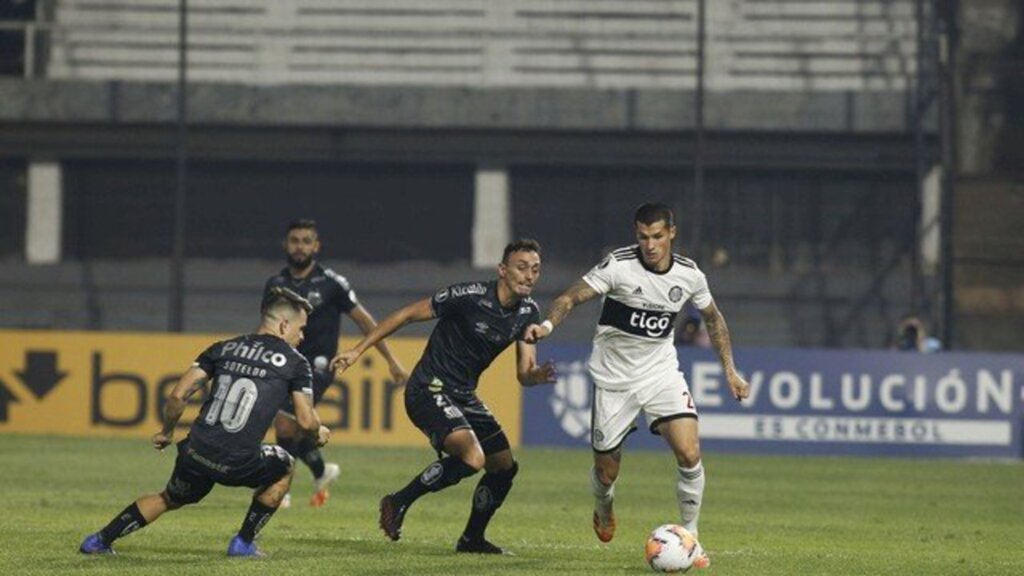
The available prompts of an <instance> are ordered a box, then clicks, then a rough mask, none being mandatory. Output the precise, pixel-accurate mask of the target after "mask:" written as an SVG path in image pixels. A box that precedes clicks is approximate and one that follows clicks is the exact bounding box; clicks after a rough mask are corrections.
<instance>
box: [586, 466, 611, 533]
mask: <svg viewBox="0 0 1024 576" xmlns="http://www.w3.org/2000/svg"><path fill="white" fill-rule="evenodd" d="M590 489H591V491H592V492H593V493H594V500H595V504H594V510H595V511H596V512H597V513H598V515H599V516H600V517H601V521H602V522H604V521H606V520H608V513H609V512H611V509H612V502H613V501H614V500H615V484H612V485H611V486H605V485H604V484H603V483H602V482H601V481H600V480H599V479H598V478H597V468H591V469H590Z"/></svg>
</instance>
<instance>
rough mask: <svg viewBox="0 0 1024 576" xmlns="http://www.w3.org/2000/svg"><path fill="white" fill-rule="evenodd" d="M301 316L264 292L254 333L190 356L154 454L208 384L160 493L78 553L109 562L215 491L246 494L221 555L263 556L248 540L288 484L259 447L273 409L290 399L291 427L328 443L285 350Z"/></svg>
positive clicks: (290, 349)
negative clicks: (144, 532)
mask: <svg viewBox="0 0 1024 576" xmlns="http://www.w3.org/2000/svg"><path fill="white" fill-rule="evenodd" d="M311 310H312V307H311V306H310V305H309V303H308V302H307V301H306V300H305V299H303V298H302V297H301V296H299V295H298V294H295V293H294V292H291V291H290V290H287V289H283V288H277V289H274V290H272V291H271V292H270V293H269V294H268V295H267V299H266V301H265V304H264V307H263V313H262V321H261V324H260V327H259V329H258V330H257V331H256V333H255V334H248V335H245V336H238V337H236V338H232V339H230V340H225V341H223V342H217V343H216V344H214V345H213V346H210V347H209V348H207V349H206V350H205V351H204V352H203V353H202V354H200V355H199V357H198V358H197V359H196V361H195V363H194V364H193V365H192V367H191V368H189V370H188V371H187V372H186V373H185V374H184V375H183V376H182V377H181V379H180V380H179V381H178V383H177V385H176V386H175V387H174V389H173V390H172V391H171V393H170V395H169V396H168V398H167V405H166V407H165V408H164V414H163V427H162V428H161V429H160V431H159V432H157V433H156V434H154V435H153V447H154V448H156V449H157V450H163V449H164V448H166V447H167V446H169V445H170V444H171V442H172V441H173V440H174V430H175V427H176V426H177V424H178V420H179V419H181V415H182V412H184V410H185V406H186V404H187V402H188V399H189V398H190V397H192V395H194V394H195V393H196V392H198V391H199V390H201V389H203V388H204V387H205V386H206V383H207V382H208V381H211V382H213V388H212V390H211V394H209V396H207V398H206V401H205V402H204V403H203V406H202V409H201V410H200V412H199V416H197V417H196V420H195V422H193V424H192V427H191V429H190V431H189V435H188V436H187V437H186V438H185V439H184V440H182V441H181V442H178V457H177V459H176V460H175V462H174V471H173V472H171V478H170V480H168V482H167V486H166V488H164V490H163V491H162V492H160V493H159V494H147V495H145V496H142V497H140V498H139V499H138V500H136V501H135V502H133V503H132V504H131V505H130V506H128V507H127V508H125V509H124V510H122V511H121V512H120V513H119V514H118V515H117V516H115V517H114V518H113V519H112V520H111V521H110V523H108V524H107V525H106V527H104V528H103V529H102V530H100V531H99V532H96V533H94V534H90V535H89V536H88V537H86V539H85V540H84V541H83V542H82V544H81V546H80V547H79V550H80V551H81V552H82V553H83V554H113V553H114V552H113V549H112V548H111V544H113V542H114V540H117V539H118V538H120V537H122V536H125V535H127V534H130V533H132V532H134V531H136V530H138V529H139V528H142V527H143V526H146V525H147V524H152V523H153V522H154V521H156V519H157V518H159V517H160V516H161V515H162V514H163V513H164V512H167V511H169V510H177V509H178V508H181V507H182V506H184V505H186V504H194V503H196V502H199V501H200V500H202V499H203V498H204V497H205V496H206V495H207V494H209V493H210V490H212V489H213V487H214V485H215V484H222V485H224V486H248V487H250V488H255V489H256V491H255V493H254V494H253V499H252V503H251V504H250V506H249V511H248V512H247V513H246V514H245V518H244V520H243V521H242V527H241V529H240V530H239V532H238V534H237V535H236V536H235V537H234V538H232V539H231V542H230V544H229V545H228V555H229V556H262V555H263V554H262V552H260V550H259V548H257V547H256V544H255V543H254V542H253V539H254V538H255V537H256V533H257V532H259V530H260V529H261V528H262V527H263V526H264V525H265V524H266V523H267V521H269V520H270V517H271V515H273V514H274V511H275V510H277V507H278V506H279V505H280V503H281V499H282V498H283V497H284V495H285V494H286V493H287V492H288V487H289V486H290V485H291V479H292V467H293V460H292V458H291V456H289V455H288V453H287V452H285V451H284V450H282V449H281V447H279V446H275V445H267V444H262V441H263V437H264V436H265V435H266V433H267V430H268V429H269V428H270V424H271V422H272V421H273V419H274V416H275V415H276V414H277V411H278V409H279V408H280V406H281V403H282V402H284V400H285V398H289V397H290V398H291V400H292V402H293V403H294V405H295V415H296V420H297V422H298V425H299V426H300V428H301V429H302V431H303V434H304V435H305V436H307V437H308V438H310V439H311V441H313V442H315V443H316V444H318V445H321V446H322V445H323V444H325V443H326V442H327V439H328V437H329V435H330V433H329V431H328V430H327V428H326V427H324V426H322V425H321V424H320V418H319V417H318V416H317V414H316V411H315V410H314V408H313V403H312V400H311V396H312V393H313V390H312V385H313V382H312V375H311V374H310V369H309V362H307V361H306V359H305V358H303V357H302V355H301V354H299V353H298V352H297V351H296V350H295V348H294V346H296V345H297V344H299V342H301V341H302V329H303V327H304V326H305V325H306V318H307V315H308V313H309V312H310V311H311Z"/></svg>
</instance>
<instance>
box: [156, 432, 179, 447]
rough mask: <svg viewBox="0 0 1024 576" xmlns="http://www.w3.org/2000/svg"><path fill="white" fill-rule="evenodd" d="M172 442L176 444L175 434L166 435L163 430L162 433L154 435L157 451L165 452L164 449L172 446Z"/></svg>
mask: <svg viewBox="0 0 1024 576" xmlns="http://www.w3.org/2000/svg"><path fill="white" fill-rule="evenodd" d="M171 442H174V433H173V432H172V433H171V434H164V432H163V430H161V431H160V432H157V433H156V434H153V448H156V449H157V450H160V451H163V449H164V448H167V447H168V446H170V445H171Z"/></svg>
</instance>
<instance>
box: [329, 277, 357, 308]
mask: <svg viewBox="0 0 1024 576" xmlns="http://www.w3.org/2000/svg"><path fill="white" fill-rule="evenodd" d="M324 274H325V275H326V276H327V277H328V278H330V279H331V281H332V282H334V283H335V284H337V286H338V292H337V296H335V299H336V302H337V303H338V308H340V309H341V311H342V312H344V313H346V314H348V313H349V312H351V311H352V310H354V309H355V307H356V306H359V298H357V297H356V291H355V290H353V289H352V284H350V283H349V281H348V278H345V277H344V276H342V275H341V274H338V273H337V272H335V271H334V270H324Z"/></svg>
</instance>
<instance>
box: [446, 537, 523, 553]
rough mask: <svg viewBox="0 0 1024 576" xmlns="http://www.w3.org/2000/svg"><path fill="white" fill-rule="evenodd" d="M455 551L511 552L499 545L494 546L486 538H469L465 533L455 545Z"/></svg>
mask: <svg viewBox="0 0 1024 576" xmlns="http://www.w3.org/2000/svg"><path fill="white" fill-rule="evenodd" d="M455 551H456V552H460V553H461V552H466V553H470V554H508V555H511V552H507V551H505V549H504V548H502V547H501V546H495V545H494V544H491V543H490V542H488V541H487V540H485V539H483V538H480V539H479V540H470V539H469V538H467V537H466V536H465V535H462V536H461V537H460V538H459V542H458V544H456V545H455Z"/></svg>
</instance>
